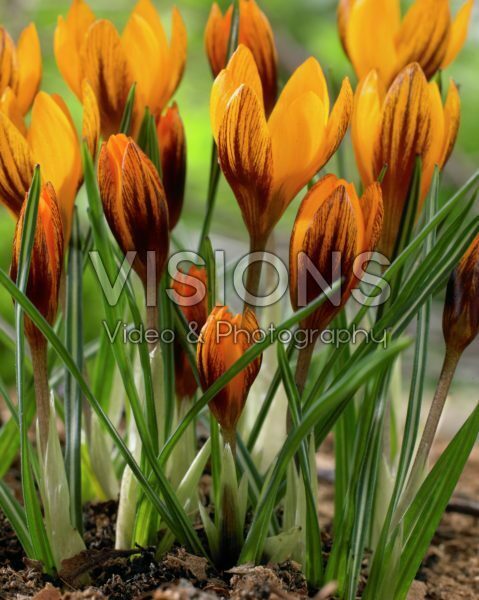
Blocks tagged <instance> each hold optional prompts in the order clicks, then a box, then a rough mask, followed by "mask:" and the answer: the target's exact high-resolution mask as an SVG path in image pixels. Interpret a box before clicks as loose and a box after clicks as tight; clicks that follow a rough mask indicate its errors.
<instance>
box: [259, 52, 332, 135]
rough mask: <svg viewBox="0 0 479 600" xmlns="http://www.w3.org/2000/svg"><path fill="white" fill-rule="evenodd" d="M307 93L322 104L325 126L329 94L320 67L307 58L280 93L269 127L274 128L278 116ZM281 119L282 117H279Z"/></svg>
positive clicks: (315, 61) (316, 62) (313, 60)
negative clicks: (315, 97)
mask: <svg viewBox="0 0 479 600" xmlns="http://www.w3.org/2000/svg"><path fill="white" fill-rule="evenodd" d="M307 92H313V94H315V95H316V96H317V97H318V98H319V99H320V100H321V102H322V104H323V106H324V124H325V125H326V122H327V119H328V115H329V94H328V86H327V84H326V79H325V77H324V74H323V71H322V69H321V65H320V64H319V63H318V61H317V60H316V59H315V58H313V57H311V58H308V60H306V61H305V62H304V63H303V64H302V65H300V66H299V67H298V68H297V69H296V71H295V72H294V73H293V74H292V75H291V77H290V78H289V81H288V83H287V84H286V85H285V87H284V89H283V91H282V92H281V95H280V97H279V98H278V102H277V103H276V106H275V108H274V110H273V112H272V113H271V117H270V119H269V124H270V126H271V127H276V126H277V124H276V120H277V119H278V115H279V114H281V115H284V113H285V111H286V110H288V107H289V106H291V104H292V103H293V102H294V101H295V100H296V99H297V98H299V97H300V96H302V95H303V94H305V93H307ZM281 118H282V117H281Z"/></svg>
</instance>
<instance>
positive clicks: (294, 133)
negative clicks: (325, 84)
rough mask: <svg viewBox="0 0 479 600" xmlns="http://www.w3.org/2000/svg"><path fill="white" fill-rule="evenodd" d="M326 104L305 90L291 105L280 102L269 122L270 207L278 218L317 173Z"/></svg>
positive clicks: (275, 217) (276, 218)
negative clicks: (271, 187)
mask: <svg viewBox="0 0 479 600" xmlns="http://www.w3.org/2000/svg"><path fill="white" fill-rule="evenodd" d="M324 113H325V107H324V105H323V103H322V101H321V99H320V98H319V96H317V95H316V94H314V93H313V92H311V91H309V92H305V93H303V94H302V95H301V96H299V97H298V98H296V99H295V100H294V101H293V102H292V103H291V104H285V103H278V106H277V107H276V108H275V111H274V114H275V116H276V118H275V119H274V120H273V119H271V121H270V123H269V124H268V126H269V130H270V134H271V140H272V144H273V165H274V180H273V194H274V201H273V202H272V205H273V206H272V207H271V210H274V213H275V215H274V221H275V222H276V221H278V220H279V218H280V217H281V215H282V214H283V212H284V211H285V210H286V208H287V206H288V204H289V203H290V202H291V200H292V199H293V198H294V197H295V196H296V194H297V193H298V192H299V191H300V190H301V189H302V188H303V187H304V186H305V185H306V184H307V183H308V181H309V180H310V179H311V178H312V177H313V176H314V175H315V173H316V171H317V169H316V165H317V160H316V159H317V156H318V149H319V148H320V146H321V145H322V143H323V140H324V130H325V117H324Z"/></svg>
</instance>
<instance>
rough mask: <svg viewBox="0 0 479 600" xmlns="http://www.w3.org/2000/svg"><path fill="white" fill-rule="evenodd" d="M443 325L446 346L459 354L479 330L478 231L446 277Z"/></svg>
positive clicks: (470, 342)
mask: <svg viewBox="0 0 479 600" xmlns="http://www.w3.org/2000/svg"><path fill="white" fill-rule="evenodd" d="M442 328H443V332H444V338H445V340H446V346H447V347H448V349H449V350H454V351H455V352H456V353H458V354H459V355H461V354H462V353H463V352H464V350H465V349H466V348H467V347H468V346H469V345H470V344H472V342H473V341H474V340H475V339H476V337H477V336H478V334H479V235H478V236H477V237H476V238H475V239H474V241H473V243H472V244H471V246H470V247H469V249H468V250H467V252H466V254H465V255H464V256H463V257H462V259H461V261H460V263H459V264H458V265H457V267H456V269H455V270H454V272H453V273H452V275H451V278H450V280H449V283H448V286H447V293H446V302H445V306H444V314H443V320H442Z"/></svg>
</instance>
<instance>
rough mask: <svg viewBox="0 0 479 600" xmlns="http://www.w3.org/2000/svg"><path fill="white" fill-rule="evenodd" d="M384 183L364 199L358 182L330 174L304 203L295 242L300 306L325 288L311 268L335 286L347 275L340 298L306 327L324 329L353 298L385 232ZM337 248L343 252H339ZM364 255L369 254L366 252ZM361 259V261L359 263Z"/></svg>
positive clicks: (293, 272)
mask: <svg viewBox="0 0 479 600" xmlns="http://www.w3.org/2000/svg"><path fill="white" fill-rule="evenodd" d="M382 222H383V202H382V194H381V187H380V185H379V184H378V183H373V184H371V185H370V186H369V187H367V188H366V190H365V192H364V194H363V196H362V197H361V198H360V199H359V198H358V196H357V194H356V189H355V187H354V185H353V184H352V183H348V182H347V181H345V180H344V179H338V178H337V177H336V176H335V175H326V176H325V177H323V178H322V179H321V180H320V181H318V183H316V184H315V185H314V186H313V187H312V188H311V190H310V191H309V192H308V194H307V195H306V197H305V198H304V200H303V201H302V203H301V206H300V207H299V211H298V214H297V216H296V220H295V223H294V228H293V233H292V234H291V242H290V255H289V257H290V295H291V303H292V305H293V308H294V309H295V310H298V309H299V308H300V307H301V306H305V305H306V304H309V303H310V302H312V301H313V300H314V299H315V298H317V297H318V296H319V295H320V294H322V293H323V290H322V289H321V288H320V286H319V284H318V283H317V282H316V281H315V280H314V278H313V276H312V275H311V272H310V270H309V268H308V262H310V263H311V265H312V266H314V267H315V268H316V269H317V270H318V271H319V273H320V274H321V276H322V277H323V279H324V280H325V281H326V283H327V284H328V285H330V286H332V285H333V284H334V283H335V282H336V281H338V280H339V279H340V278H341V277H344V282H343V284H342V287H341V290H340V291H339V293H338V302H336V303H335V304H333V303H332V302H331V301H330V300H326V301H325V302H324V303H323V304H322V306H320V307H319V308H318V309H317V310H316V311H315V312H314V313H313V314H312V315H311V316H310V317H308V318H307V319H306V321H305V322H304V323H302V326H303V327H305V328H308V329H313V330H317V333H320V332H321V331H322V330H323V329H325V327H326V326H327V325H328V323H330V321H331V320H332V319H333V318H334V317H335V316H336V315H337V314H338V312H339V311H340V310H341V309H342V308H343V306H344V305H345V304H346V302H347V301H348V299H349V297H350V295H351V291H352V290H353V289H354V288H355V287H357V285H358V284H359V281H360V279H359V274H360V272H361V269H364V265H365V264H367V258H368V256H367V253H371V252H373V251H374V249H375V246H376V244H377V242H378V239H379V236H380V234H381V228H382ZM334 253H337V254H334ZM361 255H363V256H361ZM358 261H360V262H358Z"/></svg>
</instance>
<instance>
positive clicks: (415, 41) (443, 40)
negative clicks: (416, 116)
mask: <svg viewBox="0 0 479 600" xmlns="http://www.w3.org/2000/svg"><path fill="white" fill-rule="evenodd" d="M450 34H451V12H450V9H449V0H416V2H415V3H414V4H413V5H412V6H411V8H410V9H409V10H408V12H407V14H406V16H405V17H404V19H403V22H402V25H401V29H400V30H399V32H398V35H397V45H398V55H399V65H398V68H402V67H405V66H406V65H408V64H409V63H412V62H418V63H419V64H420V65H421V68H422V70H423V71H424V74H425V75H426V77H427V78H428V79H430V78H431V77H432V76H433V75H434V74H435V73H436V71H437V70H438V69H439V67H440V66H441V64H442V61H443V60H444V57H445V55H446V51H447V48H448V45H449V39H450Z"/></svg>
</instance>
